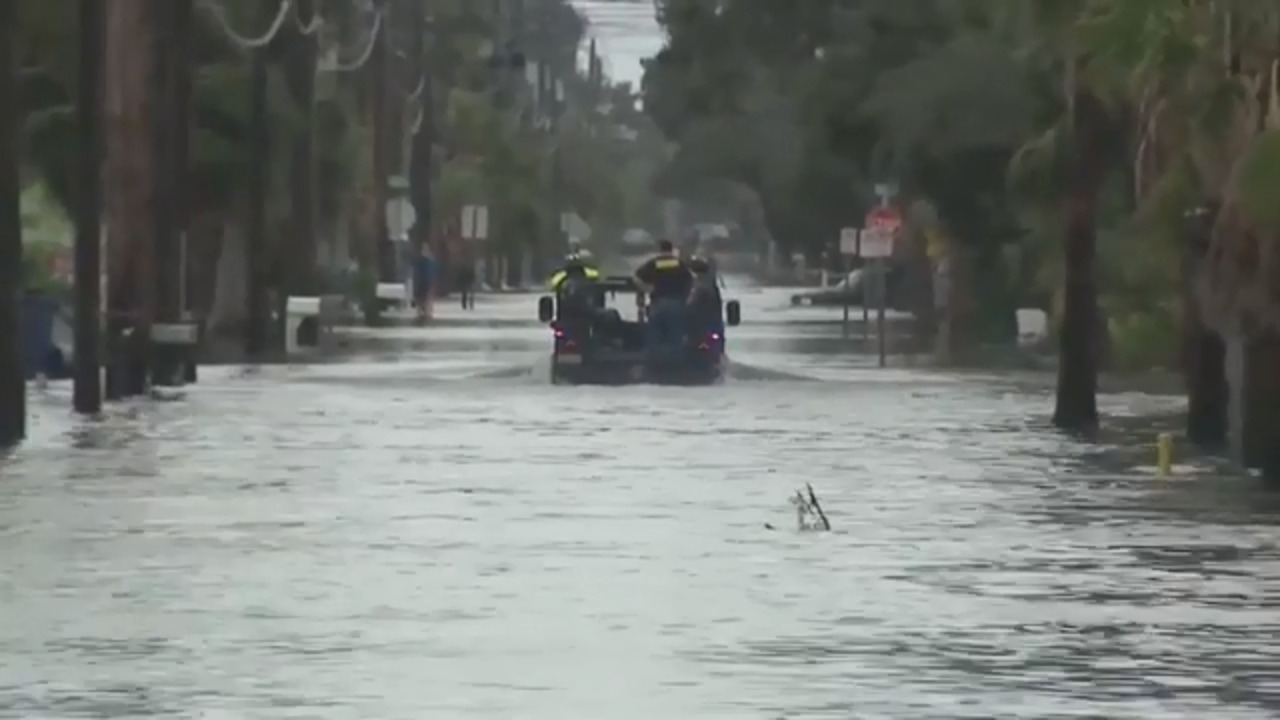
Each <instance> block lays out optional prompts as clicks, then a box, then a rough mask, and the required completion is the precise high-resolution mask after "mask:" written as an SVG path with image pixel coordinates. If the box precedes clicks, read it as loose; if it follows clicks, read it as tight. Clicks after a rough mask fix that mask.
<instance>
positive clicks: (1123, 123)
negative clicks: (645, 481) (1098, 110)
mask: <svg viewBox="0 0 1280 720" xmlns="http://www.w3.org/2000/svg"><path fill="white" fill-rule="evenodd" d="M658 6H659V20H660V22H661V24H662V26H663V29H664V30H665V32H666V35H667V41H666V44H665V46H664V48H663V49H662V51H661V52H660V53H659V54H658V55H657V56H656V57H655V58H654V60H653V61H652V62H651V63H650V64H649V65H648V66H647V70H646V74H645V79H644V94H645V101H646V109H647V110H648V112H649V113H650V114H651V116H652V117H653V118H654V120H655V122H656V123H657V124H658V125H659V127H661V129H662V130H663V132H664V133H665V134H666V136H667V137H668V139H670V140H671V141H672V142H674V143H676V144H677V146H678V150H677V151H676V153H675V155H674V157H673V158H672V159H671V160H670V162H669V163H668V165H667V166H666V167H665V168H664V170H663V172H662V173H660V174H659V176H658V177H659V178H660V180H661V183H660V185H659V190H660V191H661V192H663V193H665V194H670V195H678V196H684V197H686V198H688V197H694V196H696V194H697V193H698V192H699V190H700V189H701V188H705V187H708V186H712V185H714V184H716V183H720V184H738V185H743V186H746V187H748V188H749V189H750V190H751V191H753V192H754V193H755V194H756V196H757V197H758V199H759V201H758V205H759V212H761V213H762V214H763V216H764V218H765V220H766V223H767V225H768V229H769V230H770V231H771V234H772V235H773V237H774V238H775V239H776V240H777V241H778V242H779V243H780V244H782V245H783V246H784V249H790V250H802V251H806V252H809V253H810V254H817V253H818V252H819V251H820V250H821V249H823V248H829V247H830V245H831V244H832V243H833V242H834V239H835V237H836V236H837V234H838V231H839V228H840V227H841V226H843V225H848V224H853V223H856V222H857V219H858V218H859V217H860V215H861V213H862V211H863V209H864V208H865V207H866V204H867V203H868V202H869V201H870V200H871V197H870V193H869V190H870V186H871V185H872V183H874V182H876V181H877V180H880V179H891V180H898V181H900V184H901V187H902V189H903V192H904V195H905V197H904V198H903V200H904V202H905V203H910V202H911V201H913V200H916V199H926V200H928V201H929V202H930V204H931V205H932V207H934V208H936V211H937V215H938V225H939V226H940V227H942V228H945V229H946V232H947V233H948V235H949V236H951V237H952V238H953V240H954V241H955V243H956V244H957V246H958V247H959V248H961V249H965V250H966V251H967V252H969V253H970V254H971V256H972V257H974V258H985V260H981V261H980V262H979V266H980V267H983V268H991V270H990V271H986V270H984V273H985V275H984V277H983V278H982V279H981V282H980V283H978V286H977V292H978V293H979V297H977V298H974V300H975V304H976V305H977V306H979V307H997V306H1000V305H1006V306H1007V305H1009V304H1011V303H1015V302H1017V303H1037V304H1047V298H1049V297H1053V296H1055V295H1058V294H1059V292H1058V290H1059V288H1060V285H1061V282H1062V242H1063V218H1064V215H1065V213H1064V200H1065V199H1066V196H1067V193H1068V190H1069V189H1070V180H1071V172H1072V169H1073V167H1075V166H1076V165H1078V164H1079V163H1077V162H1076V161H1078V160H1081V159H1082V158H1081V156H1080V154H1079V152H1080V150H1079V146H1077V144H1076V143H1077V137H1076V136H1075V134H1074V128H1073V123H1072V117H1071V109H1072V108H1071V102H1070V101H1071V100H1072V99H1073V98H1076V97H1079V96H1080V94H1081V93H1084V94H1087V95H1091V96H1093V97H1097V98H1099V99H1101V101H1102V104H1103V106H1104V108H1105V112H1106V114H1107V116H1108V118H1107V122H1108V123H1109V124H1110V127H1107V128H1105V129H1104V130H1103V132H1102V134H1101V136H1100V137H1099V138H1097V139H1096V142H1097V149H1096V150H1094V151H1093V152H1095V153H1096V154H1097V155H1098V156H1099V157H1096V158H1088V159H1090V160H1094V161H1095V162H1096V164H1098V165H1100V166H1101V169H1102V172H1101V173H1100V176H1101V177H1102V179H1103V185H1102V186H1101V187H1098V188H1096V189H1097V190H1098V191H1099V192H1100V193H1101V195H1100V197H1101V205H1102V207H1101V208H1100V211H1099V217H1098V224H1099V238H1100V240H1099V258H1100V260H1099V262H1100V268H1101V271H1100V283H1101V288H1102V292H1103V295H1104V297H1103V304H1104V305H1105V306H1106V307H1107V313H1108V314H1109V315H1111V316H1112V317H1113V318H1114V322H1115V327H1114V328H1113V329H1114V330H1115V332H1116V333H1117V334H1118V336H1120V337H1119V338H1118V343H1119V344H1121V345H1123V344H1124V342H1125V339H1126V338H1137V339H1136V340H1134V347H1135V348H1154V352H1156V353H1166V352H1170V345H1169V343H1168V342H1164V341H1163V340H1162V341H1161V342H1156V341H1155V340H1154V339H1153V338H1154V337H1155V336H1156V335H1159V336H1160V337H1161V338H1163V339H1165V340H1167V338H1166V337H1165V335H1168V336H1169V337H1172V333H1171V332H1166V331H1168V328H1169V327H1172V325H1170V323H1171V322H1172V321H1171V320H1170V318H1172V317H1174V313H1173V312H1172V311H1171V310H1170V309H1169V302H1168V300H1169V298H1170V297H1176V296H1177V293H1178V274H1179V266H1180V258H1181V248H1182V247H1183V242H1184V241H1183V234H1184V232H1185V228H1184V227H1183V225H1184V223H1183V214H1184V213H1185V211H1186V210H1187V209H1188V208H1189V207H1192V206H1196V205H1199V204H1200V203H1202V202H1203V201H1204V200H1205V199H1206V198H1214V197H1220V196H1221V195H1222V193H1223V190H1224V187H1225V184H1226V182H1227V180H1228V178H1229V177H1231V175H1232V169H1233V168H1234V174H1235V177H1236V180H1237V183H1238V184H1239V185H1241V187H1242V193H1243V194H1244V195H1246V196H1247V197H1242V198H1241V200H1242V203H1241V204H1242V205H1243V206H1244V207H1245V208H1246V214H1248V215H1249V216H1250V217H1249V219H1250V221H1251V222H1253V223H1254V224H1255V225H1256V226H1257V227H1259V228H1264V229H1268V230H1271V231H1280V209H1277V208H1278V207H1280V206H1278V205H1277V204H1276V203H1275V202H1274V197H1275V195H1276V192H1278V191H1280V169H1278V168H1280V140H1276V139H1275V137H1274V136H1275V135H1277V131H1271V132H1268V133H1264V134H1263V135H1262V136H1261V137H1257V138H1253V139H1252V140H1249V141H1248V142H1242V138H1244V139H1246V140H1247V139H1248V138H1249V137H1250V135H1251V134H1253V133H1256V127H1257V126H1258V118H1257V115H1258V114H1259V112H1260V111H1261V113H1262V114H1265V113H1266V111H1267V108H1265V107H1262V108H1257V107H1254V106H1253V105H1254V103H1255V97H1254V96H1255V94H1256V93H1257V91H1258V90H1261V91H1262V95H1260V96H1259V97H1264V96H1265V94H1266V93H1265V91H1266V87H1265V86H1266V85H1268V84H1269V83H1270V73H1271V70H1272V63H1273V62H1274V61H1275V60H1277V59H1278V57H1277V55H1278V53H1277V51H1276V49H1275V43H1274V38H1275V32H1274V30H1275V28H1276V27H1277V26H1280V9H1277V8H1276V6H1275V5H1274V4H1267V3H1243V2H1228V3H1222V2H1210V1H1209V0H1189V1H1188V2H1178V3H1171V2H1166V1H1165V0H1060V1H1056V2H1047V1H1045V2H1035V3H1032V2H1025V1H1021V0H983V1H981V2H969V3H956V2H948V1H947V0H933V1H929V0H921V1H920V2H910V3H907V2H890V1H889V0H810V1H807V2H803V3H778V2H770V1H769V0H721V1H720V2H716V3H706V2H700V1H699V0H664V1H662V2H659V3H658ZM1228 15H1230V17H1229V18H1228ZM1228 27H1229V28H1231V31H1230V32H1224V29H1225V28H1228ZM1232 58H1234V60H1235V62H1236V63H1237V65H1238V69H1239V70H1240V74H1239V75H1235V76H1233V75H1232V73H1231V72H1229V67H1228V65H1229V63H1228V61H1229V60H1231V59H1232ZM788 118H794V119H795V121H794V122H788V121H787V119H788ZM1269 121H1270V122H1271V123H1273V124H1274V123H1277V122H1280V117H1272V118H1270V120H1269ZM766 137H767V138H768V140H767V141H762V138H766ZM1246 147H1247V148H1248V149H1247V151H1243V152H1242V151H1241V149H1240V148H1246ZM771 153H778V154H781V155H785V156H786V157H787V159H788V162H782V163H777V162H771V157H770V154H771ZM1242 158H1243V159H1242ZM1237 161H1240V162H1239V164H1238V165H1237ZM1011 243H1016V244H1017V246H1018V247H1019V248H1020V251H1019V252H1018V253H1017V258H1018V261H1017V263H1015V265H1016V267H1012V266H1010V267H1006V265H1008V263H1003V262H1000V261H999V260H998V258H999V257H1000V256H1001V250H1000V248H1002V247H1007V246H1009V245H1010V244H1011ZM997 269H1001V270H1002V271H997ZM1002 274H1005V275H1007V277H1005V278H1001V277H1000V276H1001V275H1002Z"/></svg>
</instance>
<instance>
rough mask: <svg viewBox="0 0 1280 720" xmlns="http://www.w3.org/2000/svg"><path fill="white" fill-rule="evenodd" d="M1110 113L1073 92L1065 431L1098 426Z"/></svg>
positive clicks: (1059, 409) (1062, 401)
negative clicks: (1099, 271) (1101, 249)
mask: <svg viewBox="0 0 1280 720" xmlns="http://www.w3.org/2000/svg"><path fill="white" fill-rule="evenodd" d="M1107 125H1108V123H1107V116H1106V109H1105V108H1104V107H1103V105H1102V103H1101V101H1099V100H1098V98H1097V97H1095V96H1094V95H1093V93H1091V92H1089V91H1088V90H1083V89H1079V90H1077V91H1076V92H1075V97H1074V112H1073V117H1072V119H1071V133H1072V140H1071V145H1070V149H1069V152H1070V153H1071V163H1070V164H1071V170H1070V177H1069V187H1068V195H1067V202H1066V218H1065V219H1066V233H1065V236H1066V245H1065V248H1064V254H1065V261H1066V262H1065V264H1064V280H1063V312H1062V328H1061V335H1060V337H1059V351H1058V352H1059V363H1058V393H1057V402H1056V406H1055V408H1054V412H1053V423H1054V424H1055V425H1057V426H1058V427H1060V428H1063V429H1066V430H1092V429H1094V428H1096V427H1097V425H1098V351H1099V342H1098V288H1097V280H1096V278H1095V277H1094V261H1095V256H1096V253H1097V247H1096V245H1097V215H1098V197H1099V194H1100V193H1101V189H1102V182H1103V176H1104V173H1105V170H1104V165H1105V163H1104V158H1103V148H1102V145H1103V143H1102V139H1103V135H1104V133H1105V132H1106V128H1107Z"/></svg>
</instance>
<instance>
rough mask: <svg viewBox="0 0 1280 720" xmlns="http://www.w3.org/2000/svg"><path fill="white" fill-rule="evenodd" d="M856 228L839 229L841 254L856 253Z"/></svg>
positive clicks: (851, 254) (850, 254)
mask: <svg viewBox="0 0 1280 720" xmlns="http://www.w3.org/2000/svg"><path fill="white" fill-rule="evenodd" d="M858 234H859V233H858V228H852V227H847V228H842V229H841V230H840V254H841V255H849V256H853V255H857V254H858Z"/></svg>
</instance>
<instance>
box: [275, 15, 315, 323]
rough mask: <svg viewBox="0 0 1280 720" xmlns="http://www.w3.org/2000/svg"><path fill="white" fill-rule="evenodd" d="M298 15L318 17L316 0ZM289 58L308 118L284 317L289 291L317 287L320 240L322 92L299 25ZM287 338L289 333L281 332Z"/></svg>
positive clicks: (294, 171) (295, 189) (300, 137)
mask: <svg viewBox="0 0 1280 720" xmlns="http://www.w3.org/2000/svg"><path fill="white" fill-rule="evenodd" d="M295 3H296V4H295V7H296V8H297V12H298V17H299V18H301V19H302V22H303V23H304V24H306V23H310V22H311V21H312V19H313V18H314V17H315V13H316V5H317V3H316V0H295ZM290 44H291V46H292V47H291V52H290V53H289V55H290V57H289V60H288V75H289V94H290V95H291V96H292V98H293V103H294V109H295V111H297V112H299V113H300V115H301V117H302V122H301V123H299V127H298V128H296V129H295V130H294V131H293V138H292V153H291V155H292V156H291V158H290V163H289V175H290V190H291V192H290V194H291V196H292V197H291V201H292V208H291V224H292V228H291V234H292V236H293V237H292V238H291V239H292V242H291V246H292V247H291V250H292V252H290V253H288V254H287V257H288V258H289V260H288V262H287V263H286V264H285V272H286V273H288V274H289V275H290V277H289V279H288V282H287V285H286V292H284V293H281V298H280V299H279V304H280V319H281V322H284V316H285V313H284V306H285V303H286V302H287V298H288V296H289V295H295V296H297V295H310V294H312V293H314V292H315V289H316V288H315V274H316V272H315V271H316V244H315V234H316V233H315V228H316V219H315V211H316V208H315V198H316V181H315V98H316V53H317V49H318V48H317V46H316V38H315V36H314V34H312V35H304V34H303V33H301V32H299V31H298V29H297V28H295V29H294V37H293V38H292V42H291V43H290ZM280 336H281V338H283V337H284V334H283V333H281V335H280Z"/></svg>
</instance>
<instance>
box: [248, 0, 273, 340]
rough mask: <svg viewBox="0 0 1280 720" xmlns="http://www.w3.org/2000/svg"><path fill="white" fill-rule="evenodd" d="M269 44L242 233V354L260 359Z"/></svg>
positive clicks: (260, 55) (259, 63) (265, 11)
mask: <svg viewBox="0 0 1280 720" xmlns="http://www.w3.org/2000/svg"><path fill="white" fill-rule="evenodd" d="M275 13H276V8H275V7H274V6H272V4H271V3H265V2H264V3H261V5H260V9H259V14H260V19H261V20H264V21H265V22H267V23H270V22H271V20H272V18H274V17H275ZM270 47H271V46H270V44H268V45H264V46H262V47H255V48H253V50H252V51H251V52H252V54H253V59H252V62H253V67H252V70H251V73H252V75H251V78H250V81H249V178H248V185H249V187H248V195H249V213H248V217H247V218H246V223H245V224H246V225H247V231H246V233H245V266H246V267H245V270H246V276H247V277H246V285H247V287H246V290H247V292H246V293H245V304H246V306H245V337H244V349H245V354H246V355H247V356H248V358H249V359H250V360H262V359H263V355H264V354H265V353H266V352H267V346H268V338H267V335H268V332H267V328H268V326H269V322H268V320H269V319H270V318H269V316H270V307H269V305H270V301H269V300H268V294H267V284H268V273H269V272H270V271H269V268H268V265H269V263H268V261H267V193H268V189H269V188H270V187H271V183H270V175H269V173H270V168H271V125H270V118H269V116H268V111H269V109H270V108H269V105H268V98H267V80H268V77H269V73H270V70H271V59H270V53H271V49H270Z"/></svg>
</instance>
